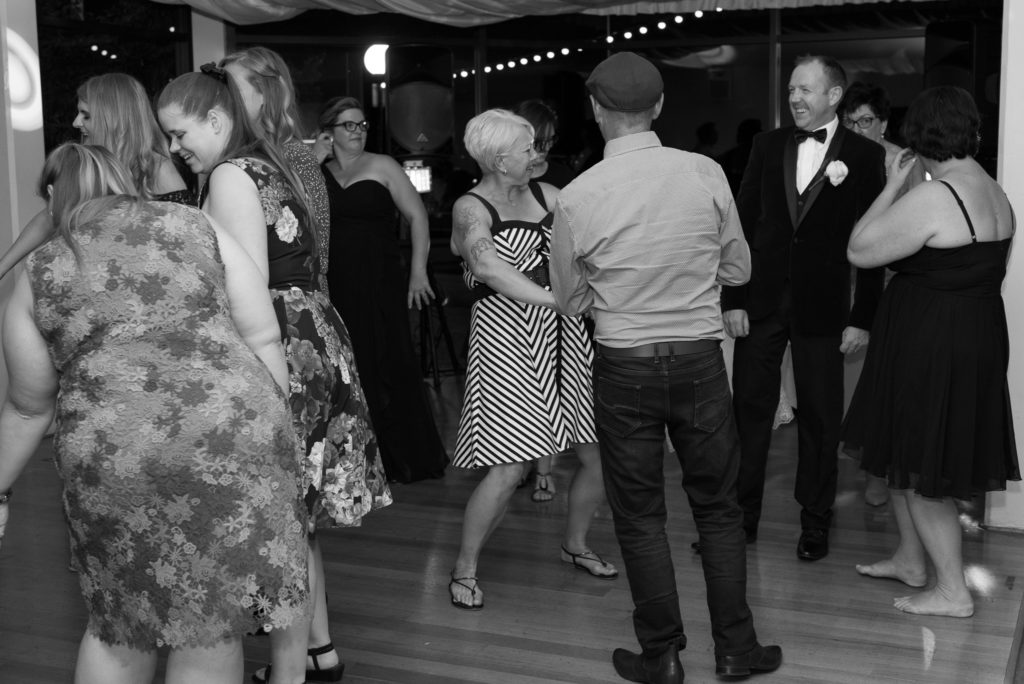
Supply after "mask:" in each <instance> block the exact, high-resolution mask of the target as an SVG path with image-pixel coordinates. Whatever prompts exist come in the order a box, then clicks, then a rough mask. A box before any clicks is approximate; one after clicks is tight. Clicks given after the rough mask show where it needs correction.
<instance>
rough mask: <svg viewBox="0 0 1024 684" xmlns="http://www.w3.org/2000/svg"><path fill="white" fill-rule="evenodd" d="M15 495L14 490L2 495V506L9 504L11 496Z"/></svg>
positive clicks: (0, 494)
mask: <svg viewBox="0 0 1024 684" xmlns="http://www.w3.org/2000/svg"><path fill="white" fill-rule="evenodd" d="M13 495H14V490H13V489H8V490H7V491H6V492H2V493H0V505H2V504H5V503H7V502H8V501H10V500H11V496H13Z"/></svg>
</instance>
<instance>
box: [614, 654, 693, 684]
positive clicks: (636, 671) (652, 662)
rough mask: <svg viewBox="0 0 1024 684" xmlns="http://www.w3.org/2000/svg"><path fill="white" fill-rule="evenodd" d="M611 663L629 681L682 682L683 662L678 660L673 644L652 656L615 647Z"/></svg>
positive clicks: (669, 683) (644, 683) (642, 682)
mask: <svg viewBox="0 0 1024 684" xmlns="http://www.w3.org/2000/svg"><path fill="white" fill-rule="evenodd" d="M612 665H614V666H615V671H616V672H618V673H619V676H620V677H622V678H623V679H628V680H629V681H631V682H641V684H683V679H684V673H683V664H682V663H680V662H679V650H678V649H677V648H675V647H674V646H673V647H669V648H668V649H667V650H666V651H665V652H664V653H662V654H661V655H659V656H656V657H654V658H645V657H644V656H643V654H641V653H630V652H629V651H627V650H626V649H624V648H617V649H615V651H614V652H613V653H612Z"/></svg>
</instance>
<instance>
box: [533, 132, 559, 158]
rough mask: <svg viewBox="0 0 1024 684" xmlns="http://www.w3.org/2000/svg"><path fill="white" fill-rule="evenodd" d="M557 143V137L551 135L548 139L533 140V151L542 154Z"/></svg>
mask: <svg viewBox="0 0 1024 684" xmlns="http://www.w3.org/2000/svg"><path fill="white" fill-rule="evenodd" d="M556 142H558V136H557V135H553V136H551V137H550V138H534V140H533V149H535V150H537V152H538V153H539V154H544V153H545V152H547V151H548V150H550V149H551V148H552V147H554V146H555V143H556Z"/></svg>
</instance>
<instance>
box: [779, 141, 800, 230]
mask: <svg viewBox="0 0 1024 684" xmlns="http://www.w3.org/2000/svg"><path fill="white" fill-rule="evenodd" d="M782 179H783V184H784V185H785V190H786V204H787V205H788V206H789V220H790V221H792V222H793V228H794V229H796V225H797V211H796V139H795V138H794V137H793V135H792V132H790V134H789V135H787V136H786V141H785V142H784V143H783V148H782Z"/></svg>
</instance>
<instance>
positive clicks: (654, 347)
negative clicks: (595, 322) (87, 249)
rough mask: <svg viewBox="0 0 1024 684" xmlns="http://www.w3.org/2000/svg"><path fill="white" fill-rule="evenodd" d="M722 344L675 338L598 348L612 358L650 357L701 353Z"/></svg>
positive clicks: (713, 341)
mask: <svg viewBox="0 0 1024 684" xmlns="http://www.w3.org/2000/svg"><path fill="white" fill-rule="evenodd" d="M720 344H721V342H720V341H719V340H673V341H671V342H652V343H650V344H641V345H640V346H639V347H606V346H604V345H603V344H599V345H597V350H598V352H600V353H601V354H602V355H603V356H607V357H610V358H615V357H618V358H625V359H649V358H666V357H670V356H686V355H687V354H701V353H704V352H709V351H714V350H715V349H718V347H719V345H720Z"/></svg>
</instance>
